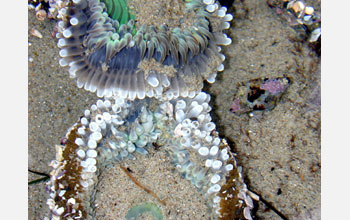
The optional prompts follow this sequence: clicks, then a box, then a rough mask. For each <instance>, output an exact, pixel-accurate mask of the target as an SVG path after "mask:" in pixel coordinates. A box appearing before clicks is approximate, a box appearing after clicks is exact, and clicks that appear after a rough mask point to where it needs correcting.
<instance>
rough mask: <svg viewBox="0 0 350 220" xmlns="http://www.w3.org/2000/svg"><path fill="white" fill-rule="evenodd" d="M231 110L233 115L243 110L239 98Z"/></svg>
mask: <svg viewBox="0 0 350 220" xmlns="http://www.w3.org/2000/svg"><path fill="white" fill-rule="evenodd" d="M230 110H231V112H233V113H235V112H237V111H239V110H241V105H240V100H239V98H236V99H235V100H234V101H233V103H232V105H231V109H230Z"/></svg>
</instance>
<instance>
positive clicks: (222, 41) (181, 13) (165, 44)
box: [58, 0, 232, 100]
mask: <svg viewBox="0 0 350 220" xmlns="http://www.w3.org/2000/svg"><path fill="white" fill-rule="evenodd" d="M140 2H141V1H140ZM140 2H139V1H136V0H130V1H126V0H101V1H100V0H76V1H73V2H72V4H71V5H70V6H69V7H68V8H66V9H65V10H63V13H64V16H63V19H62V21H60V22H59V24H58V26H59V29H60V33H59V34H58V37H59V38H60V39H59V42H58V46H59V47H60V48H62V49H61V51H60V55H61V57H63V58H62V59H61V60H60V64H61V65H62V66H68V65H69V66H70V68H69V73H70V76H71V77H72V78H77V84H78V87H80V88H82V87H84V88H85V89H86V90H88V91H91V92H97V95H98V96H99V97H102V96H105V97H111V96H119V97H122V98H128V99H131V100H134V99H135V98H138V99H143V98H145V97H157V98H164V99H173V98H177V97H179V96H182V97H194V96H195V95H196V94H198V93H199V92H200V90H201V88H202V86H203V83H202V81H203V79H206V80H207V81H208V82H210V83H212V82H214V81H215V76H216V72H217V71H222V70H223V65H222V62H223V60H224V58H225V56H224V55H222V54H220V46H219V45H228V44H230V43H231V39H230V38H228V37H227V36H226V35H225V34H224V33H222V31H223V29H226V28H228V27H229V26H230V25H229V23H228V22H229V21H230V20H231V19H232V15H230V14H226V8H224V7H220V6H219V4H218V3H216V2H215V1H214V0H192V1H191V0H186V1H182V0H173V1H165V0H159V1H142V3H140ZM61 11H62V10H61Z"/></svg>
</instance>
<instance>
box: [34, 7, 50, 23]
mask: <svg viewBox="0 0 350 220" xmlns="http://www.w3.org/2000/svg"><path fill="white" fill-rule="evenodd" d="M35 16H36V18H37V19H38V20H39V21H43V20H45V18H46V16H47V13H46V11H45V10H44V9H40V10H39V11H37V12H36V14H35Z"/></svg>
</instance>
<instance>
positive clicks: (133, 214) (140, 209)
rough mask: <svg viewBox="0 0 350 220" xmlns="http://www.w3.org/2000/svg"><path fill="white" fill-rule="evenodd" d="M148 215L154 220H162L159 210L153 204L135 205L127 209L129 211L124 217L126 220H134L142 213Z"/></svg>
mask: <svg viewBox="0 0 350 220" xmlns="http://www.w3.org/2000/svg"><path fill="white" fill-rule="evenodd" d="M146 212H147V213H149V214H151V215H152V217H153V219H154V220H162V219H163V214H162V211H161V210H160V208H159V207H158V206H157V205H155V204H153V203H150V202H148V203H144V204H140V205H136V206H134V207H132V208H131V209H129V211H128V212H127V213H126V215H125V219H126V220H136V219H138V217H139V216H140V215H142V214H143V213H146Z"/></svg>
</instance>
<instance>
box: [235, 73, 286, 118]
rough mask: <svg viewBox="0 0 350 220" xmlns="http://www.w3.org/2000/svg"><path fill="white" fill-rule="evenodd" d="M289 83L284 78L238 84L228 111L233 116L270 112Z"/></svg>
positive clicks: (254, 80)
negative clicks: (253, 112) (254, 112)
mask: <svg viewBox="0 0 350 220" xmlns="http://www.w3.org/2000/svg"><path fill="white" fill-rule="evenodd" d="M289 83H290V81H289V79H288V78H286V77H278V78H272V79H253V80H250V81H248V82H244V83H240V86H239V87H238V92H237V94H236V95H235V96H234V98H233V103H232V105H231V108H230V110H231V112H233V113H235V114H242V113H247V112H251V111H257V110H259V111H263V110H272V109H273V108H274V107H275V106H276V104H277V103H278V101H279V100H280V98H281V96H282V95H283V94H284V92H285V91H286V89H287V87H288V86H289Z"/></svg>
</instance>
